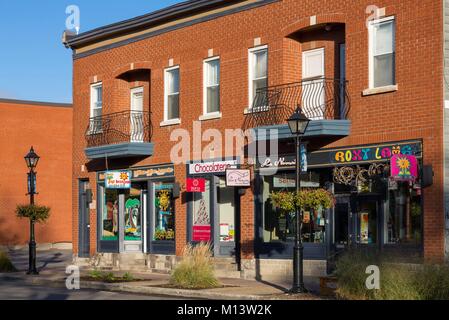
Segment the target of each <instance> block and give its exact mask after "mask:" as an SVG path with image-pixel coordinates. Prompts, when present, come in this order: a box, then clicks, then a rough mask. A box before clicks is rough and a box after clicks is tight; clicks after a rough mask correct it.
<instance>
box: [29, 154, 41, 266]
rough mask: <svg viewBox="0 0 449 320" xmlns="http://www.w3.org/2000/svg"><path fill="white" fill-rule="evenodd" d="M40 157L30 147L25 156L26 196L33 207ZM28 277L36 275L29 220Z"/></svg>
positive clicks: (34, 247)
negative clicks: (27, 171)
mask: <svg viewBox="0 0 449 320" xmlns="http://www.w3.org/2000/svg"><path fill="white" fill-rule="evenodd" d="M39 159H40V157H39V156H38V155H37V154H36V153H35V152H34V149H33V147H31V149H30V152H28V154H27V155H26V156H25V162H26V164H27V167H28V168H29V169H30V172H29V173H28V195H29V196H30V205H34V195H35V194H36V172H35V171H34V169H35V168H36V166H37V163H38V162H39ZM27 274H30V275H38V274H39V272H38V271H37V268H36V240H35V236H34V221H33V220H32V219H30V242H29V262H28V272H27Z"/></svg>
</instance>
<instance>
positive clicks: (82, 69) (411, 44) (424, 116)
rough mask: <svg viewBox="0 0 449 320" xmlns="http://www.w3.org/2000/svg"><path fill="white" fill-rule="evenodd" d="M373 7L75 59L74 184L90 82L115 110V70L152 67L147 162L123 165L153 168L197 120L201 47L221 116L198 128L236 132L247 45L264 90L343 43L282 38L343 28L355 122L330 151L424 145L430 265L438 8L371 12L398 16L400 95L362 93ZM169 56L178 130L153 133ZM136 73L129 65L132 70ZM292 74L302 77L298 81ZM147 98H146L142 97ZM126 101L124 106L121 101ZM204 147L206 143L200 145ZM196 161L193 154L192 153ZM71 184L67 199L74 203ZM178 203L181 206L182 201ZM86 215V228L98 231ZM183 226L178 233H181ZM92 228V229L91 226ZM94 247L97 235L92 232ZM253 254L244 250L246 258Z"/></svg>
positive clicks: (438, 201)
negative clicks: (261, 71) (257, 61)
mask: <svg viewBox="0 0 449 320" xmlns="http://www.w3.org/2000/svg"><path fill="white" fill-rule="evenodd" d="M371 4H372V1H362V0H360V1H349V0H345V1H330V0H328V1H296V0H284V1H280V2H275V3H273V4H269V5H266V6H262V7H259V8H255V9H252V10H246V11H243V12H239V13H236V14H233V15H228V16H225V17H221V18H217V19H214V20H211V21H207V22H203V23H199V24H195V25H193V26H188V27H185V28H182V29H178V30H175V31H171V32H168V33H163V34H161V35H158V36H154V37H152V38H148V39H145V40H142V41H139V42H135V43H130V44H128V45H126V46H121V47H118V48H114V49H110V50H107V51H103V52H99V53H96V54H93V55H90V56H87V57H84V58H80V59H77V60H75V61H74V109H75V113H74V118H73V121H74V128H75V130H74V141H73V142H74V144H73V176H74V184H77V180H76V179H78V178H80V177H90V178H91V182H92V183H94V182H95V181H94V173H88V172H87V171H85V172H82V171H81V166H82V165H84V164H86V163H87V159H86V158H85V156H84V148H85V139H84V131H85V128H86V127H87V123H88V122H87V121H88V118H89V111H88V110H89V84H90V83H91V82H92V81H91V79H92V77H94V76H97V77H98V79H102V80H103V81H104V106H105V109H106V108H111V109H112V108H115V106H118V105H126V104H124V103H120V104H119V103H118V101H121V99H122V98H121V97H119V95H120V94H121V92H122V90H118V88H117V86H120V84H119V83H118V82H117V81H118V80H117V79H116V77H117V70H122V71H126V70H130V69H132V65H131V64H132V63H134V64H138V63H142V64H145V66H146V68H149V69H151V72H150V75H151V79H150V83H151V90H148V91H151V92H150V93H149V95H150V98H149V99H148V100H146V101H147V102H146V104H145V106H146V108H148V110H151V112H152V123H153V127H154V134H153V142H154V143H155V153H154V156H153V157H150V158H148V159H145V160H144V161H141V162H138V163H130V165H153V164H159V163H166V162H170V157H169V155H170V148H171V146H172V145H173V144H174V143H170V142H169V141H170V133H171V132H172V131H173V130H174V129H177V128H184V129H187V130H190V131H191V130H192V126H193V121H196V120H198V118H199V117H200V115H201V114H202V106H203V105H202V73H203V59H205V58H207V57H208V50H209V49H213V51H214V55H219V56H220V58H221V111H222V113H223V116H222V118H221V119H218V120H211V121H204V122H202V127H203V130H206V129H208V128H217V129H219V130H224V129H226V128H240V127H241V125H242V123H243V121H244V114H243V110H244V109H245V108H246V107H248V49H249V48H251V47H253V46H254V39H255V38H260V40H261V44H267V45H268V46H269V84H270V85H276V84H281V83H285V82H291V81H295V80H298V79H300V75H301V70H300V68H301V62H300V59H301V58H300V57H301V55H300V52H301V50H305V49H310V48H314V47H320V46H324V47H325V48H327V50H329V53H331V54H329V59H330V58H331V57H332V58H333V57H335V54H334V53H333V52H334V50H335V47H334V46H333V45H334V44H335V43H336V42H338V41H339V39H341V38H342V35H341V34H338V35H337V36H335V37H334V38H324V39H318V40H313V39H304V43H303V44H301V43H298V41H296V40H295V39H293V40H292V39H288V38H287V36H288V35H290V34H292V33H293V32H296V31H298V30H301V29H303V28H306V27H309V26H310V20H311V19H310V17H311V16H316V21H317V23H318V24H322V23H340V24H345V33H344V39H345V40H346V50H347V59H346V62H347V67H346V69H347V70H346V72H347V80H348V81H349V88H348V90H349V94H350V99H351V108H352V109H351V113H350V116H349V117H350V119H351V120H352V127H351V134H350V136H349V137H347V138H344V139H341V140H339V141H338V142H335V143H333V144H331V145H328V146H329V147H331V146H348V145H354V144H368V143H379V142H386V141H396V140H405V139H418V138H422V139H423V142H424V162H425V164H432V165H433V168H434V171H435V178H434V185H433V186H432V187H430V188H428V189H426V190H425V191H424V199H425V202H424V203H425V204H424V206H425V219H424V244H425V255H426V257H428V258H437V259H441V257H442V256H443V252H444V241H443V239H444V229H443V228H442V226H443V223H444V216H443V209H442V207H443V191H442V183H443V156H442V153H443V147H442V146H443V145H442V136H443V108H442V95H443V92H442V85H441V83H442V80H443V78H442V67H443V66H442V60H443V59H442V54H441V53H442V50H443V43H442V23H443V21H442V4H441V3H440V2H438V1H432V0H424V1H418V0H409V1H399V0H395V1H393V0H380V1H377V3H376V5H377V6H378V7H381V8H382V7H385V8H386V15H395V16H396V23H397V28H396V54H397V60H396V79H397V84H398V87H399V90H398V91H396V92H391V93H387V94H382V95H372V96H366V97H364V96H362V91H363V90H365V89H367V87H368V32H367V29H366V27H365V23H366V19H367V18H368V16H369V15H368V14H366V13H365V11H366V8H367V6H369V5H371ZM169 59H173V62H174V65H180V67H181V69H180V77H181V95H180V108H181V111H180V113H181V120H182V124H181V125H179V126H173V127H162V128H161V127H159V123H160V122H161V121H162V120H163V93H164V90H163V71H164V68H167V67H168V66H169V65H168V61H169ZM329 59H327V60H326V73H328V74H326V76H328V77H333V76H335V73H334V70H335V68H334V67H333V61H335V60H329ZM134 68H135V65H134ZM298 77H299V78H298ZM148 91H146V92H148ZM123 99H125V100H126V99H128V98H127V97H126V94H125V96H123ZM205 144H206V143H205ZM192 158H193V159H198V155H193V154H192ZM184 171H185V166H184V165H179V166H176V177H177V179H178V180H179V181H181V183H182V182H183V181H184V179H185V172H184ZM76 190H77V186H76V187H74V188H73V199H74V200H75V199H77V192H76ZM180 201H181V200H178V202H180ZM76 203H77V202H76V201H73V204H74V207H73V217H74V224H73V226H74V229H73V234H74V239H76V238H77V235H76V234H77V228H76V226H77V214H78V213H77V206H76ZM252 203H253V196H252V193H251V192H249V193H247V195H245V197H244V198H243V201H242V229H243V231H242V241H247V243H250V241H251V239H252V238H253V234H254V225H253V224H254V216H253V215H254V213H253V205H252ZM185 210H186V205H185V204H184V203H177V212H176V214H177V217H176V222H177V226H178V228H177V239H178V245H177V252H178V253H179V252H180V248H181V246H182V245H183V242H184V241H185V236H184V233H185V230H183V228H184V226H185V214H186V212H185ZM94 220H95V214H94V212H92V226H94V225H95V223H94V222H95V221H94ZM179 226H181V228H180V227H179ZM92 231H94V229H92ZM91 236H92V250H93V251H94V250H95V249H94V248H95V239H96V238H95V237H96V235H95V232H92V234H91ZM245 254H247V255H248V256H251V254H252V253H251V250H250V249H248V252H246V253H245Z"/></svg>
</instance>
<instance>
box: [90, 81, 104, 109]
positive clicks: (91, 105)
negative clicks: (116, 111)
mask: <svg viewBox="0 0 449 320" xmlns="http://www.w3.org/2000/svg"><path fill="white" fill-rule="evenodd" d="M98 88H101V91H102V92H101V97H102V99H101V108H98V107H97V106H94V104H96V103H98V101H96V102H94V92H95V90H96V89H98ZM94 109H102V110H103V83H102V82H97V83H94V84H91V85H90V117H91V118H93V117H94ZM102 114H103V113H102Z"/></svg>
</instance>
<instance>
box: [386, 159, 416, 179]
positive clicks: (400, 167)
mask: <svg viewBox="0 0 449 320" xmlns="http://www.w3.org/2000/svg"><path fill="white" fill-rule="evenodd" d="M390 168H391V177H392V179H394V180H396V181H415V180H416V179H417V178H418V161H417V159H416V157H415V156H410V155H404V154H398V155H394V156H393V157H391V161H390Z"/></svg>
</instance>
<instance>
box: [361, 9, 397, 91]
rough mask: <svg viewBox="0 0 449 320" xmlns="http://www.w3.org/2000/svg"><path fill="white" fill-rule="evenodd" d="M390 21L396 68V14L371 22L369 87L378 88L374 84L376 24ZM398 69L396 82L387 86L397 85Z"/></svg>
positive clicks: (369, 32) (369, 34)
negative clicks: (391, 23)
mask: <svg viewBox="0 0 449 320" xmlns="http://www.w3.org/2000/svg"><path fill="white" fill-rule="evenodd" d="M388 21H393V35H392V36H393V49H394V51H393V52H392V53H394V54H395V59H394V65H393V68H394V69H396V61H397V59H396V19H395V16H390V17H385V18H381V19H376V20H373V21H370V22H369V28H368V42H369V45H368V60H369V89H370V90H372V89H377V88H378V87H375V86H374V26H375V25H376V24H379V23H383V22H388ZM395 71H396V70H394V74H395V79H394V80H395V81H394V82H395V83H393V84H392V85H389V86H387V87H390V86H396V72H395ZM380 88H384V87H380Z"/></svg>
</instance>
